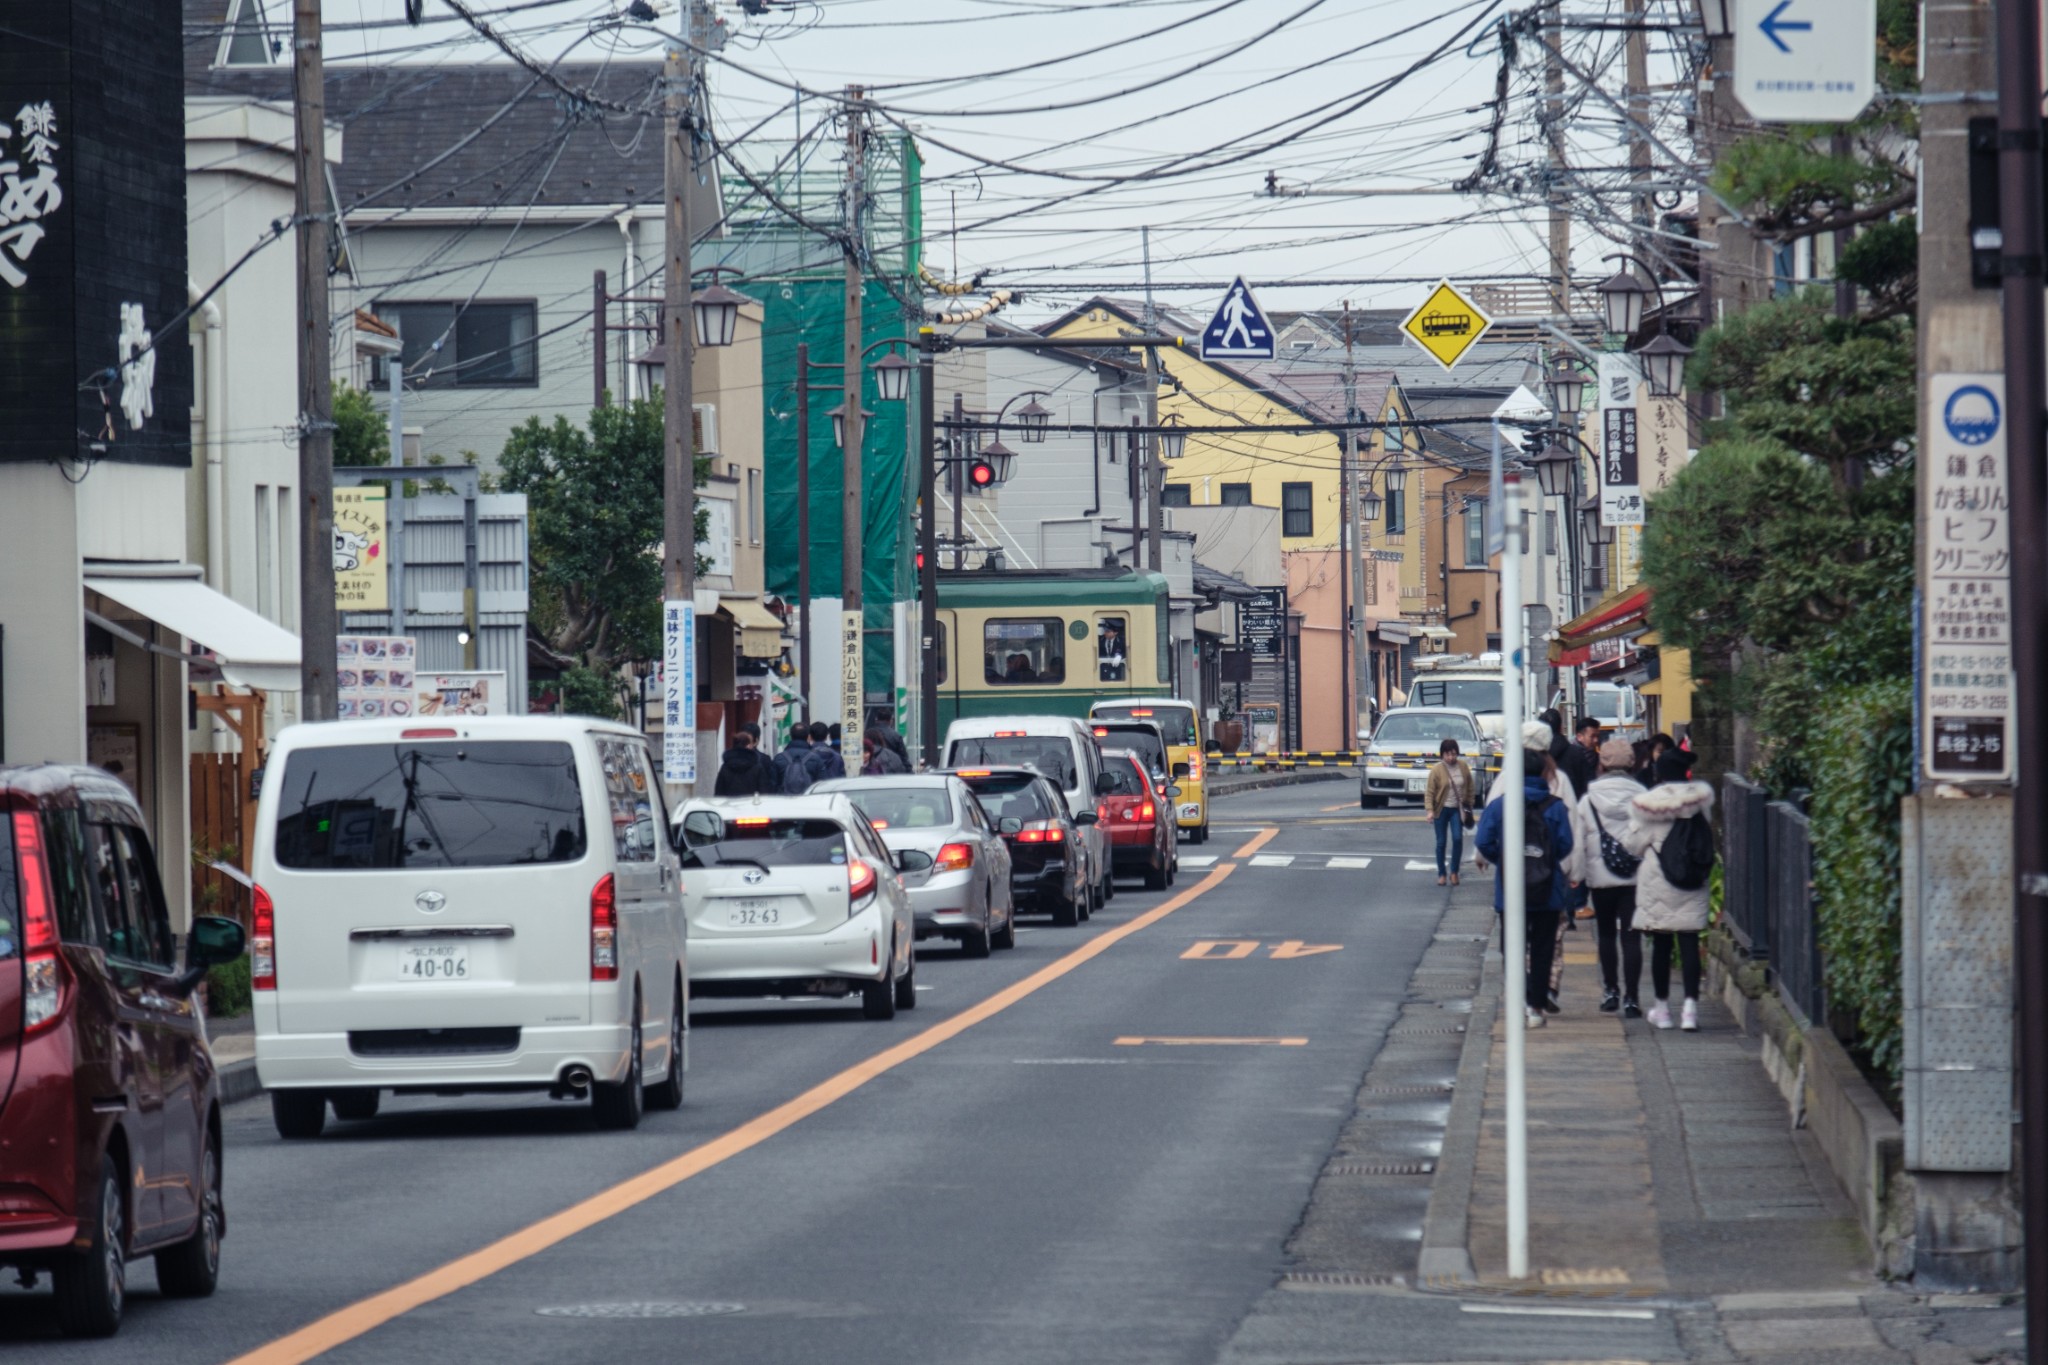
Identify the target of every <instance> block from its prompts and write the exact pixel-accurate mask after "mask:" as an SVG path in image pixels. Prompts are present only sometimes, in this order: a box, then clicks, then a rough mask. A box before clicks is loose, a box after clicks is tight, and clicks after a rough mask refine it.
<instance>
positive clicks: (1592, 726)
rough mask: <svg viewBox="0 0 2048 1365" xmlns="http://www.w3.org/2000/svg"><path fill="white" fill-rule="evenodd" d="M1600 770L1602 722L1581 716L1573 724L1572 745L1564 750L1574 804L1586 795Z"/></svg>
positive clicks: (1567, 776)
mask: <svg viewBox="0 0 2048 1365" xmlns="http://www.w3.org/2000/svg"><path fill="white" fill-rule="evenodd" d="M1600 772H1601V765H1600V722H1599V721H1598V720H1595V719H1594V718H1593V717H1591V716H1580V717H1579V719H1578V722H1577V723H1576V724H1575V725H1573V726H1572V742H1571V745H1570V747H1569V748H1567V749H1566V750H1565V751H1564V775H1565V777H1566V778H1567V779H1568V780H1569V781H1570V782H1571V784H1572V804H1573V805H1577V804H1578V802H1579V799H1580V798H1581V797H1583V796H1585V794H1586V789H1587V788H1588V787H1590V786H1592V785H1593V781H1594V779H1595V778H1597V777H1599V776H1600Z"/></svg>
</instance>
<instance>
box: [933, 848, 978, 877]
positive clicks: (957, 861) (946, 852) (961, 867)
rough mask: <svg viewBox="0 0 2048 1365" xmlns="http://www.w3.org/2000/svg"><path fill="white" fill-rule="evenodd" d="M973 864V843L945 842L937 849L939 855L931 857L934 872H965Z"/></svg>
mask: <svg viewBox="0 0 2048 1365" xmlns="http://www.w3.org/2000/svg"><path fill="white" fill-rule="evenodd" d="M973 866H974V845H973V844H947V845H946V846H945V847H944V848H942V849H940V850H939V856H938V857H936V858H934V859H932V871H934V872H965V871H966V870H967V869H968V868H970V867H973Z"/></svg>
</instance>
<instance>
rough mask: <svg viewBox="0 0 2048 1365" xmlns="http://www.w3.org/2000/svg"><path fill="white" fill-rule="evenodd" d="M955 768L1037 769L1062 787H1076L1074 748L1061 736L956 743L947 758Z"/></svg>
mask: <svg viewBox="0 0 2048 1365" xmlns="http://www.w3.org/2000/svg"><path fill="white" fill-rule="evenodd" d="M946 762H947V765H948V766H949V767H954V768H1023V767H1031V768H1036V769H1038V771H1040V772H1041V773H1044V774H1045V775H1046V776H1047V777H1049V778H1051V779H1052V780H1053V781H1054V782H1055V783H1057V784H1058V785H1059V786H1061V787H1068V788H1071V787H1072V786H1073V785H1074V746H1073V745H1072V744H1071V743H1069V742H1068V741H1067V740H1065V739H1062V738H1061V737H1060V736H1058V735H994V736H991V737H989V738H987V739H956V740H954V741H953V752H952V753H950V754H948V755H947V756H946Z"/></svg>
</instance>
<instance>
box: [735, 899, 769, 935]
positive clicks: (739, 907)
mask: <svg viewBox="0 0 2048 1365" xmlns="http://www.w3.org/2000/svg"><path fill="white" fill-rule="evenodd" d="M780 923H782V906H781V905H780V904H779V903H777V902H775V901H770V900H759V901H733V902H732V903H730V904H728V905H727V906H726V907H725V925H726V928H728V929H752V928H757V927H762V926H773V925H777V924H780Z"/></svg>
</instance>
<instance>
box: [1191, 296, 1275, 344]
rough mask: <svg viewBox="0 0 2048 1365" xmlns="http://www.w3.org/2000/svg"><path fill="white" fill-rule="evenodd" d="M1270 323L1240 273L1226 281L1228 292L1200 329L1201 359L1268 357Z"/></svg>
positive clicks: (1270, 340)
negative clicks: (1207, 321) (1213, 315)
mask: <svg viewBox="0 0 2048 1365" xmlns="http://www.w3.org/2000/svg"><path fill="white" fill-rule="evenodd" d="M1272 358H1273V325H1272V324H1271V323H1269V322H1267V321H1266V315H1265V314H1264V313H1262V312H1260V311H1259V305H1258V303H1257V301H1256V300H1254V299H1253V298H1252V291H1251V290H1250V289H1249V288H1247V287H1246V285H1245V282H1244V276H1242V275H1240V276H1238V277H1237V278H1236V279H1234V280H1232V281H1231V282H1230V291H1229V292H1228V293H1226V294H1225V295H1224V296H1223V302H1222V303H1221V304H1219V305H1218V306H1217V308H1216V316H1215V317H1213V318H1210V319H1209V325H1208V326H1207V327H1204V328H1203V329H1202V359H1204V360H1271V359H1272Z"/></svg>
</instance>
